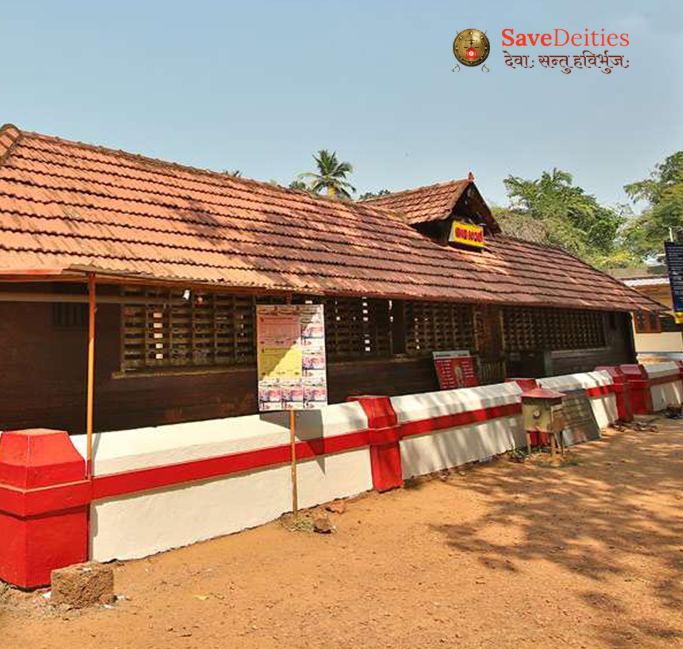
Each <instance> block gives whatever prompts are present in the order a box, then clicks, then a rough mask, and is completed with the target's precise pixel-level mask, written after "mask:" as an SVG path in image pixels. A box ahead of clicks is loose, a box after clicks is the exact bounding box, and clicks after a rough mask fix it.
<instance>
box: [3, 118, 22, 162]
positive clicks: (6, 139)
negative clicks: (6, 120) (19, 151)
mask: <svg viewBox="0 0 683 649" xmlns="http://www.w3.org/2000/svg"><path fill="white" fill-rule="evenodd" d="M23 136H24V134H23V133H22V132H21V130H20V129H19V128H18V127H16V126H15V125H14V124H3V126H2V127H0V165H2V164H3V163H4V162H5V160H7V158H8V157H9V155H10V153H11V152H12V150H13V149H14V147H15V146H16V145H17V143H18V142H19V141H20V140H21V138H22V137H23Z"/></svg>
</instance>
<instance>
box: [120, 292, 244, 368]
mask: <svg viewBox="0 0 683 649" xmlns="http://www.w3.org/2000/svg"><path fill="white" fill-rule="evenodd" d="M124 294H125V295H126V296H131V297H135V298H137V299H138V300H139V299H141V298H144V299H146V300H149V301H148V302H147V303H146V304H137V303H136V304H125V305H124V306H123V307H122V309H121V311H122V319H123V326H122V332H123V334H122V346H123V350H122V369H124V370H133V369H139V368H157V367H177V366H192V365H196V366H212V365H244V364H250V363H253V362H254V360H255V347H254V298H253V297H252V296H249V295H229V294H221V293H207V294H197V293H194V294H193V295H192V299H190V300H185V299H183V294H182V291H169V290H163V289H140V290H136V289H126V290H125V293H124Z"/></svg>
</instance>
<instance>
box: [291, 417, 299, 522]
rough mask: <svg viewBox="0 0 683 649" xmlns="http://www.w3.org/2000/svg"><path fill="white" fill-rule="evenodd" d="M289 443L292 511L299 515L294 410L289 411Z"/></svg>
mask: <svg viewBox="0 0 683 649" xmlns="http://www.w3.org/2000/svg"><path fill="white" fill-rule="evenodd" d="M289 442H290V447H291V451H292V453H291V455H292V511H293V512H294V516H298V514H299V486H298V482H297V471H296V410H290V411H289Z"/></svg>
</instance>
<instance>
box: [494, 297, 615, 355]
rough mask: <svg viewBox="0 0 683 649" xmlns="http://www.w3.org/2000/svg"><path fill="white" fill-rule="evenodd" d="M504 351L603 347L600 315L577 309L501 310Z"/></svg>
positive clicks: (536, 308) (509, 307)
mask: <svg viewBox="0 0 683 649" xmlns="http://www.w3.org/2000/svg"><path fill="white" fill-rule="evenodd" d="M503 338H504V344H505V349H506V350H507V351H513V352H516V351H535V350H561V349H590V348H595V347H604V346H605V330H604V323H603V314H602V313H601V312H599V311H587V310H580V309H554V308H545V307H513V306H504V307H503Z"/></svg>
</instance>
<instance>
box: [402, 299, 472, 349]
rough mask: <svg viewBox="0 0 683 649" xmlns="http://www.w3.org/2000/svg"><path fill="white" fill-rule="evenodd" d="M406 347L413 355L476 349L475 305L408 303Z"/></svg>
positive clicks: (404, 304) (405, 307)
mask: <svg viewBox="0 0 683 649" xmlns="http://www.w3.org/2000/svg"><path fill="white" fill-rule="evenodd" d="M403 308H404V322H405V324H404V328H405V348H406V352H407V353H408V354H411V355H414V356H416V355H422V354H430V353H431V352H432V351H439V350H451V349H453V350H454V349H473V347H474V322H473V313H472V307H471V306H469V305H466V304H453V303H450V302H404V303H403Z"/></svg>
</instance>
